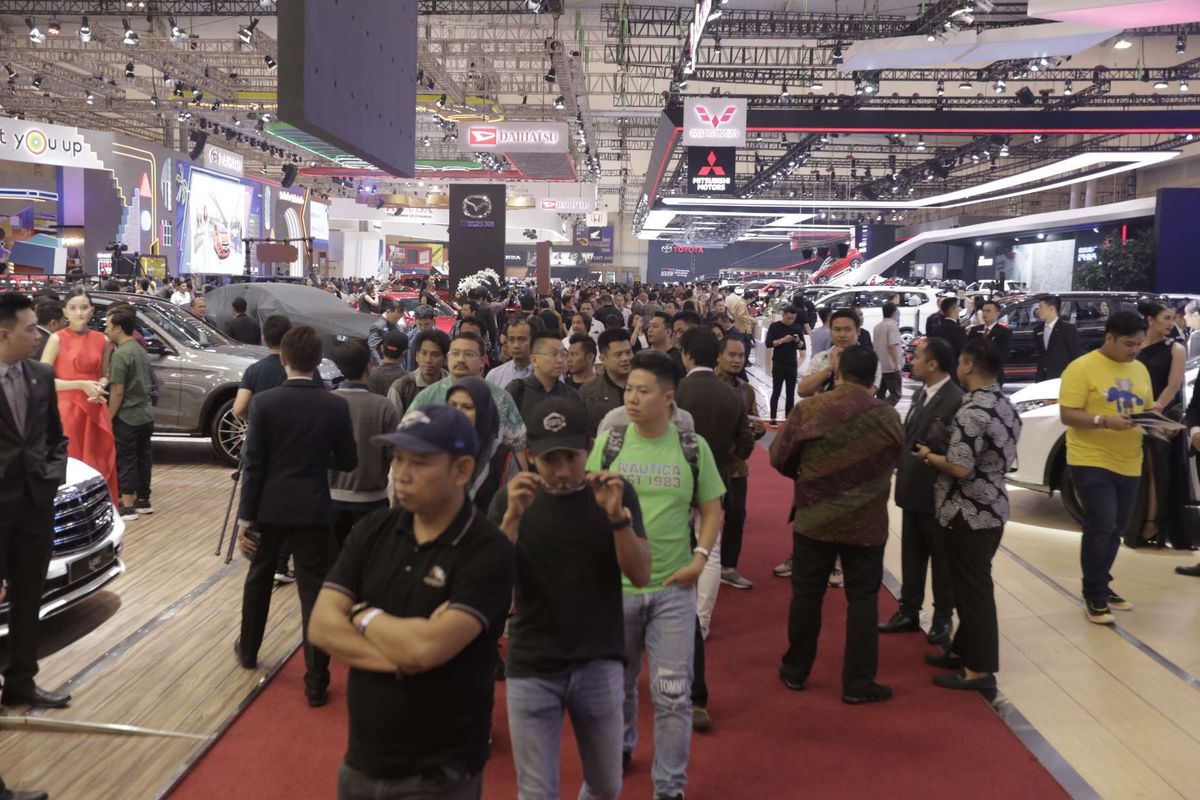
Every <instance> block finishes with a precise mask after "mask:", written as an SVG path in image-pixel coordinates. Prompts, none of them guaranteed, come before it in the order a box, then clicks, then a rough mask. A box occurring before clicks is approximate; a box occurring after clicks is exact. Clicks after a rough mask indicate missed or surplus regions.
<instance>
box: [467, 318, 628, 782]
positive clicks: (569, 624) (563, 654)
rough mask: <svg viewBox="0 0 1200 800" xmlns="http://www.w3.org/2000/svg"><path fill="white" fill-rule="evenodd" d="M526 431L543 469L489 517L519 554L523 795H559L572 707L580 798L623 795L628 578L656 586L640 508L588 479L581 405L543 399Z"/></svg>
mask: <svg viewBox="0 0 1200 800" xmlns="http://www.w3.org/2000/svg"><path fill="white" fill-rule="evenodd" d="M535 344H536V342H535ZM559 346H560V347H561V346H562V345H561V344H559ZM525 427H526V430H527V431H528V433H529V454H530V460H531V462H532V463H533V464H534V465H535V466H536V468H537V472H536V473H533V472H522V473H519V474H518V475H516V476H515V477H514V478H513V479H512V480H511V481H509V484H508V491H507V493H505V492H500V493H497V495H496V497H495V499H494V500H493V501H492V507H491V509H490V510H489V512H488V516H489V517H491V519H492V520H493V521H496V522H499V523H500V529H501V530H502V531H504V533H505V534H506V535H507V536H508V537H509V539H511V540H512V541H513V542H514V543H515V544H516V547H517V594H516V606H517V615H516V616H515V617H514V618H513V621H512V624H511V626H510V629H509V640H508V664H507V667H506V675H507V678H508V688H507V691H506V694H507V699H508V727H509V732H510V734H511V736H512V749H513V761H514V762H515V763H516V767H517V791H518V794H519V795H520V796H521V797H522V798H557V797H559V786H558V775H559V739H560V736H561V734H562V714H563V709H566V710H567V711H568V712H569V713H570V715H571V726H572V727H573V728H574V730H575V740H576V742H577V743H578V746H579V760H580V761H581V762H582V764H583V776H584V789H583V790H582V792H581V793H580V796H581V797H587V798H596V799H597V800H599V798H615V797H618V796H619V795H620V794H621V744H622V739H623V737H624V728H625V721H624V713H623V711H622V708H623V705H624V702H625V690H624V680H625V677H624V675H625V668H624V659H625V638H624V611H623V607H624V606H623V601H622V595H621V576H622V574H624V575H625V577H626V578H628V579H629V582H630V583H631V584H633V585H634V586H638V587H641V586H645V585H646V584H647V583H649V582H650V548H649V546H648V545H647V543H646V532H645V529H644V527H643V525H642V512H641V506H640V505H639V504H638V499H637V493H636V492H635V491H634V490H633V487H632V486H630V485H629V484H627V483H625V481H624V480H623V479H622V478H621V477H620V476H619V475H617V474H616V473H613V472H593V473H591V474H587V472H586V466H587V457H588V449H587V446H588V427H587V412H586V411H585V410H584V407H583V404H582V403H581V402H579V401H578V400H575V399H572V398H566V397H548V398H545V399H543V400H540V401H539V402H537V403H535V404H533V405H532V406H531V407H530V409H529V412H528V413H527V414H526V415H525Z"/></svg>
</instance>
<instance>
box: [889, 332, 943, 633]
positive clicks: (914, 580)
mask: <svg viewBox="0 0 1200 800" xmlns="http://www.w3.org/2000/svg"><path fill="white" fill-rule="evenodd" d="M954 362H955V355H954V349H953V347H952V346H951V345H950V343H949V342H947V341H946V340H945V339H938V338H936V337H930V338H928V339H926V340H925V341H924V342H922V343H921V344H920V345H918V346H917V352H916V355H915V356H914V357H913V365H912V369H913V377H914V378H916V379H917V380H919V381H921V382H922V384H924V385H923V386H922V387H921V388H920V389H919V390H918V391H917V393H916V395H915V396H914V397H913V402H912V407H911V408H910V409H909V411H908V417H907V418H906V419H905V420H904V432H905V447H904V452H903V453H901V455H900V464H899V468H898V469H897V470H896V505H897V506H899V507H900V508H901V510H903V512H904V522H903V529H902V530H903V539H902V542H901V549H900V554H901V561H900V563H901V568H902V571H903V585H902V587H901V589H900V610H899V611H897V612H896V613H895V614H894V615H893V616H892V618H891V619H889V620H888V621H887V622H884V623H881V624H880V625H879V632H880V633H901V632H905V631H920V630H921V623H920V614H921V604H922V602H923V601H924V600H925V571H926V569H927V568H928V565H929V563H930V561H932V562H933V622H932V624H931V625H930V626H929V642H930V644H937V645H943V646H944V645H947V644H949V642H950V633H951V628H952V625H953V620H952V615H953V613H954V595H953V592H952V590H951V588H950V570H949V565H948V563H947V556H946V531H945V529H944V528H942V526H941V525H939V524H938V521H937V509H936V508H934V503H933V485H934V483H936V481H937V470H935V469H934V468H933V467H929V466H926V465H925V464H923V463H921V461H920V460H918V459H917V458H916V457H914V456H913V453H912V450H913V447H914V446H916V445H918V444H925V445H928V446H929V448H930V450H932V451H933V452H935V453H945V452H946V447H947V446H948V445H949V443H950V428H951V423H952V422H953V421H954V415H955V413H957V412H958V408H959V406H961V405H962V399H963V392H962V389H960V388H959V387H958V386H957V385H955V383H954V381H952V380H950V373H951V372H952V371H953V369H954Z"/></svg>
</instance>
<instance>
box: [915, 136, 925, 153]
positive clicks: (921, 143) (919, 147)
mask: <svg viewBox="0 0 1200 800" xmlns="http://www.w3.org/2000/svg"><path fill="white" fill-rule="evenodd" d="M917 152H918V153H924V152H925V137H924V136H922V137H921V138H920V139H917Z"/></svg>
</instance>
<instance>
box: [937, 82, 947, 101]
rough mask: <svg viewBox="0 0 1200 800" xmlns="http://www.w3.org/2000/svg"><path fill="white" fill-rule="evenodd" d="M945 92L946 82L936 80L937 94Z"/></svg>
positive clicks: (940, 95)
mask: <svg viewBox="0 0 1200 800" xmlns="http://www.w3.org/2000/svg"><path fill="white" fill-rule="evenodd" d="M945 94H946V82H945V81H942V80H939V81H938V82H937V96H938V97H942V96H943V95H945Z"/></svg>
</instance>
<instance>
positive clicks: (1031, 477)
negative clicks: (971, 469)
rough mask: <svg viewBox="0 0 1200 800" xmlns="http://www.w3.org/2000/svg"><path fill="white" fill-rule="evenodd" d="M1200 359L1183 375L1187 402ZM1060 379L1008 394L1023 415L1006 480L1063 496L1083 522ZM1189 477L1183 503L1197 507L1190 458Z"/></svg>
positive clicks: (1199, 487) (1199, 483) (1199, 482)
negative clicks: (1061, 406)
mask: <svg viewBox="0 0 1200 800" xmlns="http://www.w3.org/2000/svg"><path fill="white" fill-rule="evenodd" d="M1198 368H1200V359H1193V360H1192V361H1191V362H1189V363H1188V369H1187V373H1186V375H1185V378H1184V389H1183V393H1184V401H1185V403H1186V401H1187V398H1188V397H1190V396H1191V393H1192V391H1194V390H1195V387H1194V384H1195V382H1196V375H1197V371H1198ZM1060 383H1061V381H1060V380H1059V379H1058V378H1055V379H1053V380H1048V381H1042V382H1040V383H1034V384H1030V385H1029V386H1026V387H1025V388H1024V389H1021V390H1019V391H1017V392H1014V393H1013V394H1011V395H1009V399H1010V400H1011V401H1012V403H1013V405H1014V406H1016V409H1017V413H1018V414H1019V415H1020V417H1021V437H1020V439H1019V440H1018V441H1017V463H1016V464H1015V465H1014V466H1013V468H1012V469H1011V470H1010V471H1009V473H1008V476H1007V478H1006V480H1007V481H1008V483H1010V484H1012V485H1013V486H1019V487H1021V488H1022V489H1031V490H1033V491H1035V492H1042V493H1044V494H1050V495H1053V494H1054V493H1055V492H1059V493H1060V494H1061V495H1062V501H1063V506H1065V507H1066V509H1067V511H1068V512H1069V513H1070V514H1071V516H1072V517H1074V518H1075V519H1076V521H1079V522H1082V521H1083V507H1082V506H1081V505H1080V503H1079V498H1078V497H1076V495H1075V488H1074V486H1073V485H1072V483H1071V471H1070V470H1069V469H1067V426H1065V425H1063V424H1062V420H1061V419H1060V418H1059V408H1058V390H1059V384H1060ZM1179 468H1180V469H1182V470H1185V471H1186V472H1187V473H1188V475H1189V476H1190V477H1189V487H1190V488H1189V490H1188V497H1187V498H1185V499H1184V505H1185V506H1190V507H1192V508H1195V507H1196V505H1197V502H1198V501H1200V479H1198V476H1197V473H1196V469H1195V468H1194V467H1193V465H1192V463H1191V460H1190V459H1189V460H1188V462H1187V463H1184V464H1180V465H1179Z"/></svg>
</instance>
